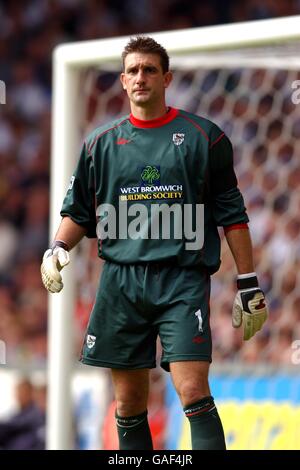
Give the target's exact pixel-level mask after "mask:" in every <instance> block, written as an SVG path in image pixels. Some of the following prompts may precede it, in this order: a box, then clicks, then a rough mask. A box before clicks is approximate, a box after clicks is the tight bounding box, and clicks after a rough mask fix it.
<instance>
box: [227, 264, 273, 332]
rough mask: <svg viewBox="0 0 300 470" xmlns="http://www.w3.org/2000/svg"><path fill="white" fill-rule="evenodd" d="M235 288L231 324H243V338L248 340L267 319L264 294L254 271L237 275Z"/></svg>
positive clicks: (235, 325)
mask: <svg viewBox="0 0 300 470" xmlns="http://www.w3.org/2000/svg"><path fill="white" fill-rule="evenodd" d="M237 288H238V293H237V294H236V296H235V299H234V304H233V309H232V326H233V327H234V328H239V327H240V326H241V325H242V324H243V330H244V340H248V339H250V338H252V336H254V335H255V333H256V332H257V331H259V330H260V329H261V328H262V326H263V324H264V322H265V321H266V319H267V316H268V311H267V307H266V301H265V295H264V293H263V291H262V290H261V289H260V288H259V285H258V281H257V277H256V274H255V273H250V274H244V275H241V276H238V280H237Z"/></svg>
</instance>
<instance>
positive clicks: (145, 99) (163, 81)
mask: <svg viewBox="0 0 300 470" xmlns="http://www.w3.org/2000/svg"><path fill="white" fill-rule="evenodd" d="M120 78H121V82H122V85H123V88H124V90H126V91H127V94H128V97H129V99H130V101H131V102H132V104H134V105H135V106H140V107H150V106H153V105H155V104H156V103H157V104H158V105H160V104H161V103H162V102H163V103H164V100H165V89H166V88H167V87H168V86H169V84H170V82H171V80H172V73H171V72H166V73H163V70H162V66H161V63H160V57H159V55H157V54H143V53H140V52H133V53H131V54H128V55H127V57H126V58H125V64H124V72H123V73H122V74H121V77H120Z"/></svg>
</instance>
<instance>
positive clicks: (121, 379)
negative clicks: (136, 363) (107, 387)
mask: <svg viewBox="0 0 300 470" xmlns="http://www.w3.org/2000/svg"><path fill="white" fill-rule="evenodd" d="M112 378H113V385H114V391H115V398H116V404H117V414H118V415H119V416H124V417H126V416H135V415H138V414H140V413H143V412H144V411H145V410H146V408H147V400H148V390H149V380H148V371H142V370H141V371H127V372H126V371H112Z"/></svg>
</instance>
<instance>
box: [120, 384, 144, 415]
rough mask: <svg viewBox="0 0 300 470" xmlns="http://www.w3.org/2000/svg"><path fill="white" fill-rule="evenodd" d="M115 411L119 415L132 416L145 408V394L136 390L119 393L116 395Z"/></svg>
mask: <svg viewBox="0 0 300 470" xmlns="http://www.w3.org/2000/svg"><path fill="white" fill-rule="evenodd" d="M116 403H117V413H118V415H119V416H134V415H137V414H139V413H142V412H143V411H145V409H146V408H147V396H145V395H144V394H142V393H139V392H138V391H137V390H134V391H131V392H128V393H126V394H124V395H123V394H120V395H119V396H118V397H116Z"/></svg>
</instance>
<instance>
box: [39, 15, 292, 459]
mask: <svg viewBox="0 0 300 470" xmlns="http://www.w3.org/2000/svg"><path fill="white" fill-rule="evenodd" d="M147 35H148V33H147ZM149 36H151V37H153V38H154V39H155V40H157V41H158V42H159V43H161V44H162V45H163V46H164V47H165V48H166V49H167V51H168V52H169V54H170V57H171V67H176V68H179V69H181V70H184V69H187V70H188V69H189V68H190V67H192V68H194V69H201V68H207V69H211V68H218V69H223V68H232V69H234V68H242V67H249V68H251V67H255V68H259V69H268V68H280V69H284V70H293V71H296V72H297V71H300V56H299V54H298V51H299V41H300V16H294V17H285V18H278V19H270V20H260V21H253V22H244V23H236V24H227V25H222V26H212V27H203V28H192V29H186V30H176V31H166V32H160V33H153V34H149ZM128 40H129V37H119V38H113V39H101V40H94V41H87V42H77V43H72V44H65V45H61V46H58V47H57V48H56V49H55V51H54V54H53V105H52V155H51V199H50V240H52V239H53V236H54V234H55V231H56V229H57V228H58V225H59V223H60V215H59V213H60V209H61V205H62V201H63V198H64V196H65V192H66V189H67V187H68V184H69V180H70V177H71V175H72V172H73V170H74V167H75V165H76V162H77V159H78V155H79V150H80V148H79V147H80V141H81V137H82V136H81V132H82V129H80V125H81V121H80V119H81V116H80V114H81V113H80V108H79V107H78V97H79V96H80V94H81V92H82V90H81V81H80V80H81V78H80V77H81V74H82V71H83V70H86V69H88V68H90V67H92V68H94V69H101V68H102V67H104V66H106V67H108V69H113V70H118V69H120V67H121V61H120V56H121V52H122V50H123V48H124V46H125V45H126V43H127V42H128ZM297 42H298V47H297ZM292 92H293V89H292V88H291V94H292ZM250 99H251V97H250ZM170 104H172V103H170ZM72 259H73V263H72ZM72 264H74V255H73V253H71V265H70V266H68V267H67V268H66V269H65V270H64V271H63V280H64V289H63V290H62V291H61V293H59V294H55V295H49V328H48V332H49V333H48V338H49V341H48V342H49V346H48V415H47V416H48V417H47V448H48V449H53V450H54V449H57V450H59V449H72V448H73V429H72V399H71V387H70V384H71V375H72V370H73V367H74V361H75V357H74V352H73V349H74V340H73V322H74V320H73V311H74V307H75V298H76V280H75V273H74V268H72Z"/></svg>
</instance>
